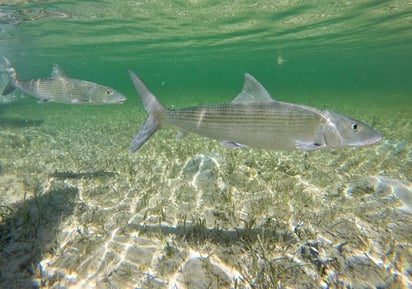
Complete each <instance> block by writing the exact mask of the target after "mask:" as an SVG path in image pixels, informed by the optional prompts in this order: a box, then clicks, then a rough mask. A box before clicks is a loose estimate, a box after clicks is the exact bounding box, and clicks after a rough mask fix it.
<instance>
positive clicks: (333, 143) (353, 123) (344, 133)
mask: <svg viewBox="0 0 412 289" xmlns="http://www.w3.org/2000/svg"><path fill="white" fill-rule="evenodd" d="M325 118H326V125H325V129H324V140H325V142H326V144H327V146H328V147H335V148H337V147H343V146H366V145H372V144H375V143H377V142H378V141H380V140H381V139H382V135H381V134H380V133H379V132H377V131H376V130H375V129H373V128H372V127H370V126H368V125H367V124H365V123H363V122H361V121H358V120H355V119H353V118H350V117H347V116H344V115H341V114H338V113H334V112H330V111H327V112H325Z"/></svg>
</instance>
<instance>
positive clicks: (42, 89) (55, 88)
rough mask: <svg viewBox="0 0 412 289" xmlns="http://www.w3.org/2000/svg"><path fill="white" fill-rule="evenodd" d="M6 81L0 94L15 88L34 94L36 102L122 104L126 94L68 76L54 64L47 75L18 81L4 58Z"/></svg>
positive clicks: (14, 72) (12, 68)
mask: <svg viewBox="0 0 412 289" xmlns="http://www.w3.org/2000/svg"><path fill="white" fill-rule="evenodd" d="M3 59H4V62H5V66H6V70H7V74H8V76H9V83H8V84H7V86H6V87H5V88H4V90H3V92H2V95H8V94H9V93H11V92H12V91H13V90H14V89H16V88H18V89H20V90H21V91H23V92H25V93H26V94H29V95H32V96H35V97H37V98H38V99H39V101H38V102H39V103H47V102H59V103H69V104H112V103H123V102H124V101H125V100H126V97H125V96H124V95H123V94H121V93H120V92H118V91H116V90H114V89H112V88H110V87H107V86H104V85H100V84H97V83H94V82H90V81H86V80H80V79H73V78H68V77H67V76H66V75H65V74H64V72H63V70H62V69H61V68H60V67H59V66H58V65H57V64H55V65H54V66H53V70H52V74H51V77H50V78H39V79H30V80H21V79H18V78H17V73H16V70H15V69H14V67H13V66H12V65H11V64H10V61H9V60H8V59H7V58H6V57H3Z"/></svg>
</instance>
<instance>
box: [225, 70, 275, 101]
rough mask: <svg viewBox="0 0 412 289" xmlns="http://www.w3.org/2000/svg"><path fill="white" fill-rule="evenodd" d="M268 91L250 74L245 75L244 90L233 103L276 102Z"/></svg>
mask: <svg viewBox="0 0 412 289" xmlns="http://www.w3.org/2000/svg"><path fill="white" fill-rule="evenodd" d="M274 101H275V100H274V99H273V98H272V97H271V96H270V95H269V93H268V92H267V91H266V89H265V88H264V87H263V86H262V85H261V84H260V83H259V82H258V81H257V80H256V79H255V78H254V77H253V76H252V75H250V74H249V73H245V82H244V84H243V89H242V91H241V92H240V93H239V95H238V96H236V98H235V99H233V100H232V102H231V103H246V104H248V103H249V104H250V103H262V102H263V103H264V102H274Z"/></svg>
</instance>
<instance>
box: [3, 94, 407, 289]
mask: <svg viewBox="0 0 412 289" xmlns="http://www.w3.org/2000/svg"><path fill="white" fill-rule="evenodd" d="M397 113H398V114H397V118H396V120H394V119H392V118H391V116H390V114H387V113H385V114H384V115H383V116H382V117H385V118H381V117H379V118H376V117H372V116H371V117H369V118H368V117H367V116H366V119H362V120H364V121H365V122H369V123H370V122H371V121H372V122H374V124H373V126H375V127H376V128H377V129H378V130H379V131H381V132H382V134H383V135H384V136H385V139H384V140H383V141H382V142H380V143H379V144H377V145H375V146H371V147H364V148H349V149H343V150H339V151H333V150H324V151H314V152H310V153H305V152H299V151H297V152H273V151H264V150H255V149H245V150H230V149H225V148H222V147H220V145H219V144H218V143H217V142H215V141H213V140H209V139H206V138H203V137H199V136H194V135H190V136H188V137H186V138H185V139H184V140H182V141H180V142H179V141H176V139H175V133H176V131H175V130H173V129H163V130H161V131H159V132H158V133H156V135H155V136H154V137H152V139H150V140H149V141H148V143H147V144H146V145H145V146H144V147H143V148H142V149H141V150H139V151H138V153H136V154H130V153H128V146H129V143H130V141H131V139H132V138H133V136H134V134H135V133H136V132H137V130H138V128H139V126H140V125H141V124H142V123H143V121H144V118H145V115H144V112H143V111H142V110H141V108H140V107H139V106H136V107H135V106H133V105H123V106H107V107H106V106H104V107H103V106H100V107H80V106H64V105H58V104H50V105H37V104H35V103H31V102H30V101H27V100H25V101H23V102H17V103H11V104H3V105H1V106H0V148H1V155H0V248H1V250H0V251H1V253H0V287H1V288H411V287H412V266H411V264H412V242H411V240H412V227H411V224H412V184H411V180H412V171H411V167H412V156H411V154H412V143H411V135H410V132H411V131H412V123H411V119H410V114H409V113H410V112H408V111H405V112H404V113H402V112H401V113H399V112H397ZM370 115H380V116H381V115H382V114H379V112H370Z"/></svg>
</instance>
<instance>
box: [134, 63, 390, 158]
mask: <svg viewBox="0 0 412 289" xmlns="http://www.w3.org/2000/svg"><path fill="white" fill-rule="evenodd" d="M129 75H130V77H131V79H132V81H133V83H134V86H135V88H136V90H137V92H138V94H139V95H140V97H141V99H142V102H143V105H144V108H145V110H146V112H147V113H148V118H147V120H146V122H145V123H144V125H143V127H142V128H141V129H140V131H139V132H138V134H137V135H136V137H135V138H134V139H133V141H132V144H131V146H130V151H131V152H135V151H137V150H138V149H139V148H140V147H141V146H142V145H143V144H144V143H145V142H146V141H147V140H148V139H149V138H150V137H151V136H152V135H153V134H154V133H155V132H156V130H158V129H159V128H160V127H161V126H162V125H163V124H165V125H171V126H174V127H177V128H178V129H180V131H181V132H182V134H180V135H181V136H183V135H184V134H186V133H196V134H199V135H203V136H206V137H210V138H213V139H216V140H219V141H221V142H222V144H223V145H224V146H226V147H230V148H241V147H254V148H263V149H275V150H293V149H299V150H304V151H309V150H316V149H321V148H327V147H328V148H340V147H345V146H364V145H371V144H374V143H376V142H378V141H379V140H381V139H382V136H381V135H380V134H379V133H378V132H377V131H375V130H374V129H373V128H371V127H369V126H367V125H366V124H364V123H362V122H360V121H357V120H354V119H352V118H349V117H346V116H344V115H341V114H337V113H334V112H330V111H323V110H319V109H317V108H313V107H310V106H306V105H299V104H292V103H286V102H281V101H276V100H274V99H272V97H271V96H270V95H269V93H268V92H267V91H266V90H265V88H264V87H263V86H262V85H261V84H260V83H259V82H258V81H257V80H256V79H254V78H253V77H252V76H251V75H250V74H247V73H246V74H245V83H244V86H243V90H242V92H241V93H240V94H239V95H238V96H237V97H236V98H235V99H234V100H233V101H232V102H230V103H227V104H211V105H200V106H195V107H189V108H182V109H169V108H166V107H164V106H163V105H162V104H160V102H159V101H158V100H157V99H156V97H155V96H154V95H153V94H152V93H151V92H150V91H149V90H148V89H147V88H146V86H145V85H144V84H143V82H142V81H141V80H140V79H139V78H138V77H137V76H136V75H135V74H134V73H133V72H131V71H129Z"/></svg>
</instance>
